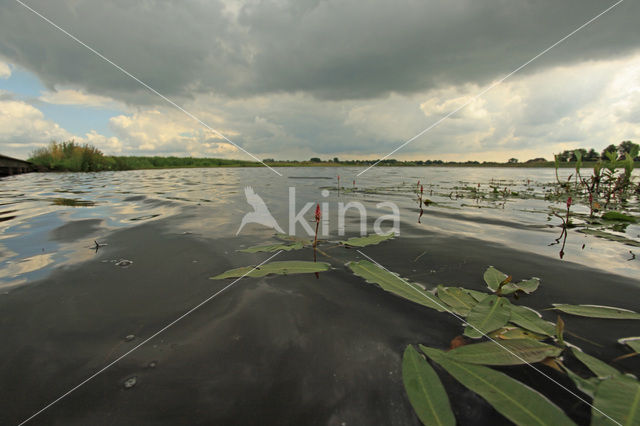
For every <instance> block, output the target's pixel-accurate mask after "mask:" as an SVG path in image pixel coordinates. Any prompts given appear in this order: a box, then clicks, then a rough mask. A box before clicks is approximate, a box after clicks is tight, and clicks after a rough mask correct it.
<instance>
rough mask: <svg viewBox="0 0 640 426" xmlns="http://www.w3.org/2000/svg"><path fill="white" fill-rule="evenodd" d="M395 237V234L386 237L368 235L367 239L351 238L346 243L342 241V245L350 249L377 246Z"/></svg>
mask: <svg viewBox="0 0 640 426" xmlns="http://www.w3.org/2000/svg"><path fill="white" fill-rule="evenodd" d="M394 236H395V234H394V233H393V232H391V233H389V234H386V235H378V234H372V235H367V236H366V237H353V238H349V239H348V240H346V241H340V243H341V244H343V245H345V246H348V247H366V246H374V245H376V244H380V243H381V242H383V241H386V240H390V239H391V238H393V237H394Z"/></svg>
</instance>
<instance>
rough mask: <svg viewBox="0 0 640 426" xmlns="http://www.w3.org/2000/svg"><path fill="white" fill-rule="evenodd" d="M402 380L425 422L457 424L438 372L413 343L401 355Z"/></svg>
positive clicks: (418, 414) (416, 410)
mask: <svg viewBox="0 0 640 426" xmlns="http://www.w3.org/2000/svg"><path fill="white" fill-rule="evenodd" d="M402 382H403V383H404V389H405V391H406V392H407V396H408V397H409V402H411V406H412V407H413V409H414V411H415V412H416V415H417V416H418V418H419V419H420V421H421V422H422V423H423V424H425V425H455V424H456V419H455V417H454V416H453V411H451V405H450V404H449V398H448V397H447V393H446V392H445V390H444V386H442V382H440V378H439V377H438V374H437V373H436V372H435V370H434V369H433V367H431V365H429V363H428V362H427V360H425V359H424V357H423V356H422V355H420V353H418V351H416V350H415V349H414V347H413V346H411V345H409V346H407V348H406V349H405V351H404V355H403V356H402Z"/></svg>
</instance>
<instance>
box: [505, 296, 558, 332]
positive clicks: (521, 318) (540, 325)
mask: <svg viewBox="0 0 640 426" xmlns="http://www.w3.org/2000/svg"><path fill="white" fill-rule="evenodd" d="M509 309H510V310H511V319H510V321H511V322H512V323H514V324H517V325H519V326H520V327H523V328H526V329H527V330H531V331H533V332H534V333H540V334H544V335H546V336H554V335H555V332H556V326H555V324H553V323H552V322H549V321H545V320H543V319H542V317H541V316H540V314H539V313H538V312H536V311H534V310H533V309H530V308H527V307H526V306H518V305H512V304H510V305H509Z"/></svg>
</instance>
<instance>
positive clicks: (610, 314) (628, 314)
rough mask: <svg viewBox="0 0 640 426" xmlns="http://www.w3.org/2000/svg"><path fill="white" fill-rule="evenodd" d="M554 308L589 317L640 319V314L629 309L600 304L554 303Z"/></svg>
mask: <svg viewBox="0 0 640 426" xmlns="http://www.w3.org/2000/svg"><path fill="white" fill-rule="evenodd" d="M553 309H555V310H558V311H562V312H565V313H567V314H571V315H577V316H581V317H589V318H608V319H640V314H639V313H637V312H634V311H630V310H628V309H622V308H615V307H613V306H599V305H565V304H561V303H554V304H553Z"/></svg>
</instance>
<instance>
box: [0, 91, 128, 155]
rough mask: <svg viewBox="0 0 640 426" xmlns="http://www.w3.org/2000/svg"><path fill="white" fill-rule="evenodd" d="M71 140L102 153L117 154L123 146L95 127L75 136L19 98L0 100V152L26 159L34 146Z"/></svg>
mask: <svg viewBox="0 0 640 426" xmlns="http://www.w3.org/2000/svg"><path fill="white" fill-rule="evenodd" d="M70 139H74V140H75V141H76V142H78V143H89V144H91V145H93V146H95V147H96V148H98V149H100V150H102V151H103V152H105V153H114V154H115V153H119V152H121V151H122V148H123V145H122V143H121V142H120V141H119V140H118V138H116V137H106V136H103V135H101V134H99V133H97V132H96V131H95V130H91V131H90V132H89V133H87V134H85V135H84V136H77V135H74V134H73V133H71V132H69V131H67V130H65V129H64V128H62V127H61V126H60V125H59V124H57V123H55V122H54V121H52V120H48V119H46V118H45V116H44V114H43V113H42V111H40V110H39V109H37V108H36V107H34V106H33V105H31V104H28V103H26V102H23V101H19V100H13V99H8V100H1V99H0V152H1V153H2V154H5V155H10V156H14V157H18V158H27V157H28V156H29V155H30V154H31V152H33V151H34V150H35V149H37V148H40V147H43V146H45V145H47V144H48V143H50V142H51V141H54V140H55V141H66V140H70Z"/></svg>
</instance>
